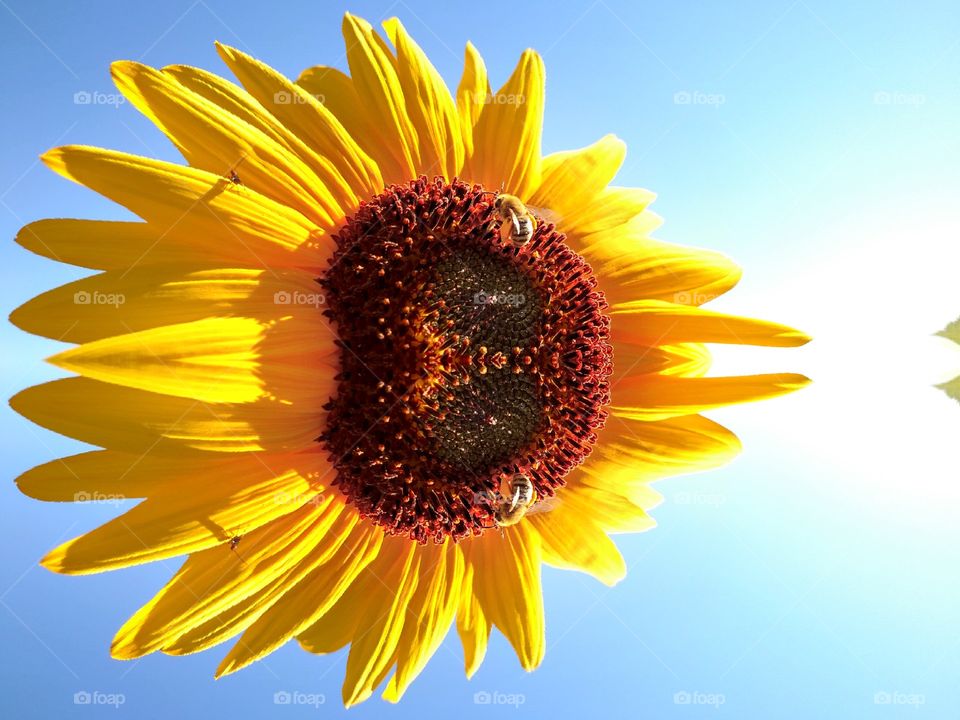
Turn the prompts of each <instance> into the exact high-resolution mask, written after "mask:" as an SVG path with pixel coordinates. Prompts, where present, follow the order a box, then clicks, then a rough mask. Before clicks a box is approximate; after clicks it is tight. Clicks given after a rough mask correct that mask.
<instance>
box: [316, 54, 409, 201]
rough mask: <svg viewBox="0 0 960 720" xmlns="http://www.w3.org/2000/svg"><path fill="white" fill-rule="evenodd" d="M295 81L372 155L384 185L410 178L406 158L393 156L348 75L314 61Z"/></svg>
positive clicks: (387, 142)
mask: <svg viewBox="0 0 960 720" xmlns="http://www.w3.org/2000/svg"><path fill="white" fill-rule="evenodd" d="M297 85H299V86H300V87H302V88H303V89H304V90H306V91H307V93H308V94H309V95H310V96H311V97H314V98H316V99H317V100H319V101H320V102H321V103H323V106H324V107H325V108H327V109H328V110H329V111H330V112H332V113H333V115H334V117H336V118H337V120H339V121H340V123H341V124H342V125H343V127H344V128H345V129H346V131H347V132H348V133H349V134H350V136H351V137H352V138H353V139H354V140H355V141H356V142H357V144H358V145H359V146H360V147H361V148H362V149H363V151H364V152H366V153H367V154H368V155H369V156H370V157H371V158H373V160H374V162H375V164H376V166H377V168H378V170H379V172H380V176H381V177H382V178H383V184H384V185H387V184H389V183H391V182H402V181H403V180H409V179H410V178H409V177H408V176H407V175H406V172H407V166H406V163H405V161H398V160H397V159H396V158H395V157H394V148H393V147H392V146H391V144H390V140H389V138H388V137H387V136H386V135H383V134H382V133H381V132H380V129H379V127H378V125H377V124H376V123H375V122H374V116H373V115H372V114H371V113H369V112H368V108H367V106H365V105H363V104H362V103H361V102H360V96H359V95H358V94H357V91H356V89H355V88H354V84H353V80H351V79H350V76H349V75H346V74H344V73H343V72H341V71H340V70H337V69H336V68H332V67H328V66H325V65H316V66H314V67H311V68H307V69H306V70H304V71H303V72H302V73H301V74H300V77H299V78H297ZM381 189H382V188H381Z"/></svg>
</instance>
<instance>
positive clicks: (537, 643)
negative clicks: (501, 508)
mask: <svg viewBox="0 0 960 720" xmlns="http://www.w3.org/2000/svg"><path fill="white" fill-rule="evenodd" d="M464 543H469V548H468V553H469V556H468V560H469V562H470V563H472V564H473V569H474V575H473V591H474V593H475V594H476V596H477V599H478V600H479V601H480V607H481V608H483V614H484V615H485V616H486V617H487V618H489V620H490V622H491V623H493V624H494V625H496V626H497V627H498V628H500V631H501V632H502V633H503V634H504V635H505V636H506V637H507V640H509V641H510V644H511V645H512V646H513V649H514V651H515V652H516V653H517V657H518V658H519V659H520V665H521V666H522V667H523V669H524V670H533V669H534V668H536V667H537V666H538V665H539V664H540V662H541V661H542V660H543V654H544V651H545V648H546V634H545V625H544V619H543V593H542V591H541V586H540V559H541V549H540V536H539V535H538V534H537V533H536V532H535V531H533V530H531V529H530V528H528V527H527V523H523V522H521V523H519V524H517V525H514V526H512V527H508V528H506V529H505V530H504V533H503V536H502V537H501V536H499V535H498V534H496V533H485V534H484V535H482V536H481V537H479V538H471V539H470V540H466V541H464Z"/></svg>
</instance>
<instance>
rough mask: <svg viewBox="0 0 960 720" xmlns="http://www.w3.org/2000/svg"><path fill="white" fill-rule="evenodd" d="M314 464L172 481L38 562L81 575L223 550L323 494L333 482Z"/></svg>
mask: <svg viewBox="0 0 960 720" xmlns="http://www.w3.org/2000/svg"><path fill="white" fill-rule="evenodd" d="M311 459H312V460H313V461H314V463H316V464H315V465H314V466H313V467H312V468H309V470H308V471H307V472H304V471H301V470H300V468H299V467H298V465H300V464H303V463H304V458H303V457H298V458H297V459H296V460H295V461H294V463H290V462H286V463H283V465H280V462H281V458H275V459H274V463H275V468H274V469H271V468H270V467H268V466H267V465H266V464H265V463H264V462H256V461H252V460H251V459H248V458H245V457H241V458H237V459H236V460H234V462H233V463H231V464H230V465H229V466H226V467H224V468H223V471H224V473H223V475H220V476H219V477H217V478H216V482H209V479H207V480H208V481H207V482H204V481H203V480H204V479H203V478H197V477H190V478H183V479H181V481H180V482H178V483H173V482H172V483H169V484H168V485H167V486H166V487H165V488H164V490H163V491H162V492H158V493H155V494H153V495H151V497H149V498H147V499H146V500H144V501H143V502H141V503H140V504H139V505H137V506H136V507H134V508H133V509H131V510H129V511H127V512H126V513H124V514H123V515H121V516H120V517H118V518H115V519H114V520H111V521H110V522H108V523H106V524H104V525H101V526H100V527H98V528H97V529H96V530H92V531H90V532H88V533H86V534H85V535H81V536H79V537H77V538H74V539H73V540H70V541H69V542H66V543H64V544H63V545H61V546H59V547H58V548H56V549H54V550H52V551H50V552H49V553H48V554H47V555H46V556H45V557H44V558H43V560H41V564H42V565H43V566H44V567H46V568H47V569H48V570H52V571H53V572H58V573H64V574H67V575H85V574H88V573H96V572H103V571H104V570H115V569H117V568H121V567H129V566H131V565H139V564H141V563H145V562H151V561H153V560H160V559H163V558H169V557H174V556H176V555H184V554H186V553H190V552H195V551H197V550H204V549H206V548H210V547H214V546H217V545H225V544H228V543H229V542H230V539H231V538H233V537H237V536H242V535H244V534H246V533H248V532H251V531H252V530H255V529H257V528H258V527H261V526H262V525H265V524H267V523H269V522H271V521H272V520H275V519H276V518H278V517H282V516H283V515H286V514H288V513H290V512H291V511H293V510H296V509H297V508H298V507H300V506H301V505H303V504H305V503H307V502H309V501H310V500H311V499H312V498H314V497H315V496H316V495H317V494H318V493H322V492H323V490H324V487H325V485H326V484H327V483H328V482H329V481H330V480H331V479H332V478H329V477H326V476H327V475H328V473H329V472H330V469H329V466H327V464H326V461H324V460H323V459H322V458H321V457H320V456H319V455H318V454H314V455H312V456H311ZM279 498H285V499H287V501H285V502H280V501H279V500H278V499H279ZM291 498H293V499H294V500H291ZM225 549H226V548H225Z"/></svg>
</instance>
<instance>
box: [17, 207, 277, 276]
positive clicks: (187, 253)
mask: <svg viewBox="0 0 960 720" xmlns="http://www.w3.org/2000/svg"><path fill="white" fill-rule="evenodd" d="M193 240H194V239H191V238H186V237H183V236H181V235H178V234H171V233H169V232H167V229H166V228H159V227H156V226H153V225H149V224H147V223H143V222H114V221H110V220H72V219H67V218H48V219H45V220H37V221H36V222H32V223H29V224H28V225H24V226H23V227H22V228H21V229H20V232H18V233H17V237H16V241H17V242H18V243H19V244H20V245H22V246H23V247H25V248H26V249H27V250H29V251H30V252H34V253H36V254H37V255H42V256H43V257H48V258H51V259H52V260H56V261H58V262H64V263H70V264H72V265H80V266H81V267H88V268H94V269H96V270H113V269H120V270H127V269H129V268H131V267H134V266H136V265H151V264H156V263H194V264H196V263H199V262H210V261H215V260H217V259H226V256H227V255H228V254H229V248H228V247H220V246H218V245H215V244H212V243H211V244H207V245H201V244H199V243H196V242H194V241H193ZM251 259H252V258H251ZM236 262H238V260H234V263H236ZM257 264H258V265H259V264H260V263H257Z"/></svg>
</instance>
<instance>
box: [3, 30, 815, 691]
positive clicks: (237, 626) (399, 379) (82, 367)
mask: <svg viewBox="0 0 960 720" xmlns="http://www.w3.org/2000/svg"><path fill="white" fill-rule="evenodd" d="M384 28H385V31H386V37H387V39H388V40H389V44H388V42H387V40H385V39H384V38H382V37H381V36H380V35H379V34H378V33H377V32H375V31H374V29H373V28H372V27H371V26H370V24H368V23H367V22H365V21H363V20H362V19H359V18H357V17H354V16H351V15H347V16H346V17H345V19H344V22H343V33H344V36H345V40H346V48H347V50H346V57H347V60H348V63H349V69H350V75H349V76H348V75H346V74H344V73H342V72H340V71H338V70H336V69H334V68H331V67H313V68H310V69H308V70H306V71H305V72H304V73H303V74H302V75H301V76H300V78H299V79H298V80H297V81H296V82H293V81H291V80H289V79H287V78H286V77H284V76H283V75H281V74H279V73H278V72H276V71H275V70H273V69H271V68H270V67H268V66H266V65H264V64H263V63H261V62H259V61H258V60H256V59H254V58H252V57H250V56H248V55H245V54H244V53H242V52H239V51H237V50H235V49H233V48H230V47H226V46H222V45H218V46H217V49H218V51H219V53H220V56H221V57H222V58H223V60H224V61H225V63H226V64H227V65H228V66H229V68H230V70H231V71H232V72H233V73H234V75H236V77H237V78H238V80H239V85H237V84H234V83H232V82H229V81H227V80H224V79H222V78H221V77H219V76H217V75H214V74H211V73H209V72H206V71H204V70H200V69H197V68H193V67H185V66H172V67H167V68H163V69H162V70H157V69H153V68H150V67H147V66H145V65H142V64H139V63H135V62H118V63H116V64H114V65H113V67H112V75H113V78H114V80H115V82H116V84H117V86H118V87H119V89H120V91H121V92H122V93H123V95H124V96H125V97H126V98H127V99H128V100H129V101H130V102H131V103H132V104H133V105H134V106H136V107H137V108H138V109H139V110H140V111H141V112H143V113H144V114H145V115H146V116H147V117H148V118H150V119H151V120H152V121H153V122H154V123H156V125H157V126H158V127H159V128H160V129H161V130H162V131H163V132H164V133H165V134H166V135H167V136H168V137H169V138H170V140H172V141H173V143H174V144H175V145H176V147H177V148H178V150H179V151H180V152H181V153H182V154H183V156H184V158H185V159H186V161H187V165H180V164H172V163H168V162H160V161H157V160H152V159H148V158H144V157H138V156H134V155H129V154H125V153H121V152H114V151H110V150H104V149H99V148H92V147H83V146H69V147H60V148H56V149H53V150H51V151H49V152H47V153H46V154H45V155H44V156H43V160H44V162H45V163H46V164H47V165H48V166H49V167H50V168H52V169H53V170H55V171H56V172H58V173H60V174H61V175H63V176H65V177H67V178H69V179H71V180H73V181H75V182H77V183H80V184H82V185H84V186H86V187H88V188H90V189H92V190H95V191H97V192H98V193H101V194H102V195H104V196H106V197H108V198H110V199H111V200H113V201H115V202H117V203H119V204H120V205H122V206H123V207H125V208H127V209H128V210H130V211H131V212H132V213H133V214H134V215H136V216H137V217H138V218H139V219H138V220H136V221H111V222H107V221H99V220H82V219H46V220H40V221H38V222H34V223H32V224H30V225H27V226H26V227H24V228H23V229H22V231H21V232H20V233H19V235H18V238H17V240H18V242H19V243H20V244H21V245H23V246H24V247H26V248H28V249H29V250H32V251H33V252H36V253H38V254H40V255H44V256H47V257H50V258H53V259H55V260H58V261H61V262H66V263H72V264H74V265H79V266H82V267H86V268H92V269H94V270H97V271H99V272H98V273H97V274H94V275H92V276H90V277H87V278H84V279H81V280H79V281H76V282H73V283H70V284H68V285H65V286H63V287H60V288H57V289H55V290H51V291H49V292H47V293H44V294H42V295H40V296H39V297H37V298H35V299H33V300H31V301H30V302H28V303H26V304H25V305H23V306H22V307H20V308H19V309H18V310H16V311H15V312H14V313H13V315H12V321H13V322H14V323H15V324H16V325H18V326H19V327H20V328H22V329H24V330H27V331H29V332H31V333H36V334H39V335H43V336H46V337H49V338H54V339H57V340H62V341H66V342H69V343H72V344H75V347H71V348H70V349H67V350H65V351H63V352H61V353H59V354H57V355H55V356H54V357H52V358H51V362H52V363H53V364H54V365H56V366H58V367H60V368H64V369H66V370H68V371H71V372H72V373H75V374H76V376H71V377H66V378H63V379H59V380H54V381H52V382H48V383H46V384H43V385H39V386H36V387H32V388H28V389H26V390H24V391H22V392H21V393H19V394H18V395H16V396H15V397H14V398H13V399H12V401H11V404H12V405H13V407H14V408H15V409H16V410H17V411H18V412H19V413H21V414H22V415H24V416H26V417H27V418H29V419H30V420H32V421H34V422H35V423H37V424H39V425H41V426H43V427H46V428H48V429H50V430H53V431H56V432H59V433H62V434H64V435H67V436H70V437H72V438H76V439H78V440H81V441H84V442H86V443H90V444H92V445H94V446H98V447H100V448H102V449H98V450H93V451H90V452H84V453H81V454H78V455H75V456H72V457H67V458H62V459H58V460H55V461H52V462H49V463H47V464H45V465H41V466H39V467H36V468H34V469H32V470H30V471H28V472H27V473H25V474H24V475H23V476H21V477H20V478H19V480H18V483H19V487H20V488H21V490H22V491H23V492H24V493H26V494H27V495H30V496H32V497H35V498H38V499H42V500H47V501H75V500H87V499H96V498H98V497H110V498H115V497H122V498H143V500H142V501H141V502H140V503H139V504H137V505H135V506H133V507H132V509H130V510H128V511H127V512H125V513H124V514H122V515H120V516H119V517H117V518H116V519H114V520H112V521H110V522H108V523H106V524H105V525H103V526H101V527H99V528H97V529H95V530H93V531H91V532H89V533H87V534H85V535H82V536H80V537H77V538H75V539H73V540H70V541H69V542H67V543H65V544H64V545H61V546H60V547H58V548H56V549H54V550H52V551H51V552H50V553H49V554H48V555H47V556H46V557H45V558H44V559H43V560H42V564H43V565H44V566H45V567H46V568H48V569H50V570H52V571H54V572H58V573H65V574H86V573H96V572H102V571H106V570H113V569H116V568H122V567H127V566H131V565H136V564H139V563H145V562H151V561H155V560H161V559H165V558H171V557H175V556H183V555H186V556H187V559H186V560H185V562H184V564H183V566H182V567H181V568H180V569H179V571H178V572H177V573H176V575H175V576H174V577H173V578H172V579H171V580H170V581H169V582H168V583H167V584H166V585H165V586H164V587H163V588H162V589H161V590H160V591H159V592H158V593H157V594H156V595H155V596H154V597H153V599H151V600H150V601H149V602H148V603H147V604H146V605H144V606H143V607H142V608H141V609H140V610H139V611H137V612H136V614H134V615H133V617H131V618H130V620H128V621H127V623H126V624H125V625H124V626H123V627H122V628H121V629H120V630H119V632H118V634H117V635H116V637H115V639H114V641H113V644H112V647H111V652H112V654H113V656H114V657H116V658H122V659H130V658H138V657H141V656H144V655H147V654H148V653H153V652H155V651H161V652H164V653H167V654H170V655H185V654H188V653H194V652H198V651H200V650H204V649H206V648H209V647H211V646H214V645H217V644H219V643H221V642H224V641H226V640H229V639H231V638H235V637H237V636H238V635H239V639H238V640H237V641H236V642H235V644H234V645H233V646H232V648H231V649H230V650H229V652H228V653H227V654H226V657H225V658H224V659H223V661H222V662H221V664H220V666H219V668H218V670H217V675H218V676H220V675H223V674H227V673H232V672H234V671H236V670H239V669H240V668H243V667H244V666H246V665H248V664H250V663H252V662H254V661H256V660H258V659H260V658H262V657H264V656H266V655H267V654H268V653H270V652H272V651H273V650H275V649H276V648H278V647H279V646H280V645H282V644H284V643H285V642H286V641H288V640H289V639H291V638H296V639H297V640H298V641H299V643H300V644H301V645H302V646H303V647H304V648H305V649H306V650H308V651H310V652H313V653H318V654H323V653H332V652H334V651H337V650H339V649H342V648H344V647H345V646H347V645H349V646H350V650H349V655H348V659H347V667H346V679H345V682H344V685H343V699H344V702H345V704H347V705H351V704H355V703H358V702H360V701H362V700H364V699H366V698H367V697H369V696H370V695H371V693H372V692H373V690H374V689H375V688H376V687H378V686H379V685H380V684H381V683H382V682H383V681H384V680H385V679H386V678H387V676H388V675H389V674H390V672H391V670H393V675H392V677H391V678H390V680H389V681H388V682H387V684H386V689H385V691H384V697H385V698H386V699H388V700H391V701H396V700H398V699H399V698H400V697H401V696H402V695H403V693H404V692H405V690H406V688H407V687H408V686H409V684H410V683H411V681H412V680H413V679H414V678H415V677H416V676H417V674H418V673H419V672H420V671H421V670H422V669H423V667H424V665H425V664H426V663H427V661H428V659H429V658H430V656H431V655H432V654H433V653H434V652H435V650H436V649H437V647H438V646H439V644H440V643H441V641H442V640H443V638H444V636H445V635H446V633H447V631H448V629H449V627H450V626H451V624H453V623H454V621H455V622H456V627H457V631H458V633H459V636H460V638H461V640H462V643H463V648H464V655H465V665H466V672H467V675H468V676H469V675H472V674H473V673H474V672H475V671H476V670H477V668H478V667H479V665H480V663H481V662H482V660H483V657H484V653H485V650H486V647H487V642H488V638H489V635H490V632H491V629H492V627H494V626H496V627H497V628H499V630H500V631H501V632H502V633H503V634H504V635H505V636H506V638H507V639H508V640H509V642H510V643H511V644H512V646H513V648H514V649H515V651H516V653H517V655H518V657H519V660H520V663H521V665H522V666H523V668H525V669H527V670H531V669H533V668H535V667H536V666H537V665H538V664H539V663H540V661H541V659H542V657H543V654H544V643H545V629H544V617H543V600H542V597H541V585H540V567H541V563H547V564H549V565H553V566H558V567H561V568H569V569H575V570H580V571H584V572H587V573H590V574H591V575H593V576H595V577H596V578H598V579H599V580H601V581H602V582H604V583H608V584H614V583H616V582H617V581H618V580H620V579H621V578H622V577H623V576H624V574H625V565H624V561H623V559H622V557H621V556H620V554H619V552H618V551H617V548H616V546H615V545H614V543H613V542H612V540H611V539H610V537H609V535H610V534H611V533H617V532H633V531H641V530H646V529H648V528H650V527H652V525H653V521H652V520H651V518H650V516H649V515H648V511H649V510H650V509H651V508H652V507H654V506H655V505H656V504H657V503H658V502H659V500H660V496H659V495H658V494H657V493H656V492H654V491H653V490H652V489H651V488H650V482H651V481H653V480H656V479H659V478H662V477H664V476H667V475H671V474H677V473H686V472H691V471H696V470H702V469H705V468H708V467H713V466H717V465H719V464H722V463H723V462H725V461H727V460H728V459H730V458H731V457H732V456H733V455H735V454H736V453H737V452H738V450H739V444H738V442H737V439H736V437H735V436H734V435H733V434H732V433H730V432H729V431H728V430H726V429H724V428H723V427H721V426H719V425H717V424H715V423H714V422H712V421H710V420H707V419H706V418H704V417H702V416H700V415H699V414H698V413H699V412H701V411H703V410H707V409H710V408H716V407H719V406H723V405H727V404H730V403H737V402H744V401H750V400H758V399H762V398H767V397H771V396H775V395H779V394H782V393H785V392H788V391H791V390H794V389H796V388H799V387H801V386H802V385H804V384H805V383H806V379H805V378H804V377H802V376H799V375H793V374H774V375H760V376H749V377H705V374H706V371H707V369H708V366H709V355H708V354H707V351H706V350H705V348H704V345H703V343H742V344H754V345H767V346H796V345H801V344H803V343H804V342H806V341H807V340H808V338H807V337H806V336H805V335H803V334H802V333H800V332H797V331H795V330H792V329H790V328H788V327H785V326H782V325H778V324H774V323H770V322H764V321H759V320H751V319H745V318H740V317H732V316H728V315H724V314H721V313H717V312H712V311H708V310H704V309H701V307H700V305H702V304H703V303H704V302H705V301H706V300H708V299H710V298H713V297H715V296H717V295H719V294H721V293H724V292H726V291H727V290H729V289H730V288H731V287H733V285H734V284H735V283H736V282H737V280H738V279H739V276H740V272H739V270H738V269H737V267H736V266H735V265H734V264H732V263H731V262H730V261H729V260H728V259H727V258H725V257H724V256H722V255H720V254H717V253H714V252H709V251H704V250H694V249H687V248H682V247H677V246H674V245H669V244H666V243H663V242H660V241H658V240H654V239H652V238H651V237H650V233H651V231H653V230H654V229H655V228H656V227H657V226H658V225H659V219H658V218H657V217H656V216H655V215H654V214H653V213H651V212H650V211H649V210H648V209H647V206H648V205H649V204H650V202H651V201H652V200H653V195H652V194H651V193H650V192H648V191H646V190H641V189H636V188H625V187H614V186H610V182H611V180H612V179H613V177H614V175H615V174H616V172H617V170H618V168H619V167H620V165H621V163H622V162H623V159H624V154H625V146H624V143H623V142H621V141H620V140H619V139H617V138H616V137H614V136H612V135H608V136H606V137H603V138H601V139H600V140H598V141H597V142H596V143H594V144H593V145H591V146H589V147H586V148H583V149H581V150H575V151H568V152H559V153H555V154H552V155H547V156H542V155H541V148H540V145H541V129H542V124H543V109H544V67H543V62H542V60H541V58H540V56H539V55H537V53H535V52H533V51H532V50H527V51H526V52H524V53H523V55H522V57H521V58H520V61H519V64H518V65H517V67H516V69H515V70H514V72H513V74H512V75H511V76H510V78H509V79H508V80H507V81H506V83H505V84H504V85H503V86H502V87H501V88H500V89H499V90H498V91H497V92H496V93H494V92H492V91H491V88H490V85H489V83H488V79H487V72H486V69H485V66H484V63H483V60H482V59H481V57H480V55H479V54H478V53H477V51H476V50H475V49H474V47H473V46H472V45H469V44H468V45H467V47H466V59H465V67H464V71H463V77H462V79H461V81H460V84H459V87H458V88H457V92H456V95H455V96H453V95H451V94H450V93H449V91H448V90H447V88H446V87H445V85H444V82H443V80H442V78H441V77H440V75H439V74H438V72H437V71H436V70H435V69H434V67H433V66H432V65H431V64H430V62H429V60H428V59H427V57H426V56H425V54H424V53H423V51H422V50H421V49H420V47H419V46H418V45H417V44H416V43H415V42H414V41H413V40H412V39H411V37H410V36H409V35H408V34H407V32H406V31H405V30H404V28H403V26H402V25H401V24H400V22H399V21H397V20H396V19H392V20H389V21H387V22H385V23H384ZM391 46H392V47H391Z"/></svg>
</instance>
